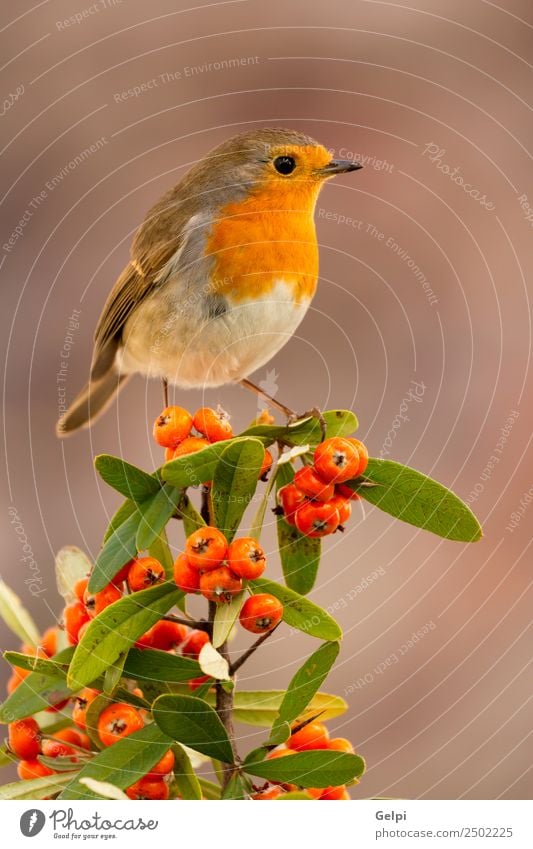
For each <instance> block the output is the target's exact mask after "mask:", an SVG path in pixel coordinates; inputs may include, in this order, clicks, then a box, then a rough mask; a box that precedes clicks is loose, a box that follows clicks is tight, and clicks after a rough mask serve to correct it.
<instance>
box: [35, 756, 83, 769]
mask: <svg viewBox="0 0 533 849" xmlns="http://www.w3.org/2000/svg"><path fill="white" fill-rule="evenodd" d="M37 760H38V761H39V763H41V764H43V766H47V767H48V769H52V770H54V772H70V773H73V772H78V771H79V769H80V766H81V765H83V763H84V760H85V759H83V758H81V759H80V758H78V759H77V760H76V757H75V756H73V755H68V756H63V755H59V757H55V758H47V757H45V756H44V755H38V757H37Z"/></svg>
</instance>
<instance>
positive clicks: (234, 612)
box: [213, 592, 247, 649]
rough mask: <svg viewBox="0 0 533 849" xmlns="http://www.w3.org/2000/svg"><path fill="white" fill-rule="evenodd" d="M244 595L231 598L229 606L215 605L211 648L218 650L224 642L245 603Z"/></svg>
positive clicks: (240, 594) (243, 593)
mask: <svg viewBox="0 0 533 849" xmlns="http://www.w3.org/2000/svg"><path fill="white" fill-rule="evenodd" d="M246 597H247V596H246V593H245V592H242V593H239V594H238V595H236V596H233V598H232V599H231V601H230V603H229V604H219V605H217V609H216V613H215V621H214V623H213V646H214V647H215V648H216V649H218V648H219V646H221V645H222V644H223V643H225V642H226V640H227V639H228V636H229V634H230V631H231V629H232V628H233V626H234V624H235V622H236V621H237V617H238V616H239V613H240V612H241V610H242V606H243V604H244V602H245V601H246Z"/></svg>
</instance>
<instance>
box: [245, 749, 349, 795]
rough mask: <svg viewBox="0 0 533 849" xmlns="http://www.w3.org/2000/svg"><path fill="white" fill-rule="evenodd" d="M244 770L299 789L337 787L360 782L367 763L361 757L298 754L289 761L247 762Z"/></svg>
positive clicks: (336, 754)
mask: <svg viewBox="0 0 533 849" xmlns="http://www.w3.org/2000/svg"><path fill="white" fill-rule="evenodd" d="M243 769H245V770H246V772H248V773H250V774H251V775H256V776H258V777H259V778H266V779H267V780H268V781H276V782H282V783H283V784H296V785H297V786H298V787H332V786H334V787H337V786H338V785H340V784H346V782H347V781H351V780H352V779H353V778H359V776H361V775H362V774H363V772H364V770H365V762H364V760H363V759H362V758H361V757H359V755H351V754H348V753H347V752H333V751H328V750H324V749H316V750H315V751H312V752H296V754H294V755H291V756H290V757H288V758H272V759H271V760H264V761H255V762H254V761H248V759H246V760H245V761H244V764H243Z"/></svg>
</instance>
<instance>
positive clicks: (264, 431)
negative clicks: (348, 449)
mask: <svg viewBox="0 0 533 849" xmlns="http://www.w3.org/2000/svg"><path fill="white" fill-rule="evenodd" d="M323 416H324V419H325V420H326V437H327V438H328V439H329V437H331V436H348V435H349V434H351V433H353V432H354V431H356V430H357V428H358V427H359V423H358V421H357V416H356V415H355V413H352V412H351V411H350V410H327V411H326V412H325V413H323ZM240 435H241V436H256V437H260V438H262V439H265V440H266V441H267V443H268V444H271V443H272V442H276V441H277V440H278V439H279V440H281V441H282V442H287V443H288V444H289V445H305V444H306V443H310V444H313V445H318V443H319V442H321V441H322V431H321V428H320V422H319V421H318V419H317V418H316V417H314V416H308V417H307V418H305V419H300V420H299V421H297V422H294V423H293V424H289V425H286V426H284V427H283V426H280V425H253V426H252V427H249V428H247V430H245V431H243V433H242V434H240Z"/></svg>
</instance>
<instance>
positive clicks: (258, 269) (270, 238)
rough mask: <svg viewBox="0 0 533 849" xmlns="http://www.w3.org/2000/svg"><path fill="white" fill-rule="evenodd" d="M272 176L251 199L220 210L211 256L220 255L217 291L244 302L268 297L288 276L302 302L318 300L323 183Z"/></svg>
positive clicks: (215, 281)
mask: <svg viewBox="0 0 533 849" xmlns="http://www.w3.org/2000/svg"><path fill="white" fill-rule="evenodd" d="M280 183H281V181H278V180H275V182H274V180H266V181H265V182H264V183H262V184H261V186H260V187H259V188H258V189H255V190H254V191H253V193H252V194H250V195H249V196H248V197H247V198H246V199H244V200H241V201H237V202H235V203H229V204H227V205H226V206H225V207H223V208H222V209H221V210H220V218H219V220H218V221H217V222H216V223H215V225H214V226H213V228H212V231H211V234H210V237H209V238H208V240H207V244H206V254H207V255H209V256H213V257H214V258H215V268H214V274H213V278H212V280H211V283H212V288H213V291H216V292H217V294H219V295H222V296H226V297H228V299H229V300H230V301H232V302H236V303H240V302H242V301H245V300H249V299H250V298H253V297H254V296H255V297H258V298H264V297H265V296H267V297H268V294H269V293H270V292H271V291H272V290H273V289H274V287H275V285H276V283H278V282H279V281H280V279H283V280H284V281H285V282H286V283H287V284H288V285H292V286H293V287H294V300H295V302H296V303H298V302H300V301H302V300H308V299H310V298H312V296H313V295H314V292H315V289H316V283H317V277H318V245H317V241H316V231H315V223H314V220H313V213H314V208H315V203H316V198H317V196H318V191H319V186H318V184H317V183H316V182H313V181H307V180H302V181H299V182H296V181H294V182H291V183H290V184H289V183H287V185H286V186H285V185H283V183H281V184H280Z"/></svg>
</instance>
